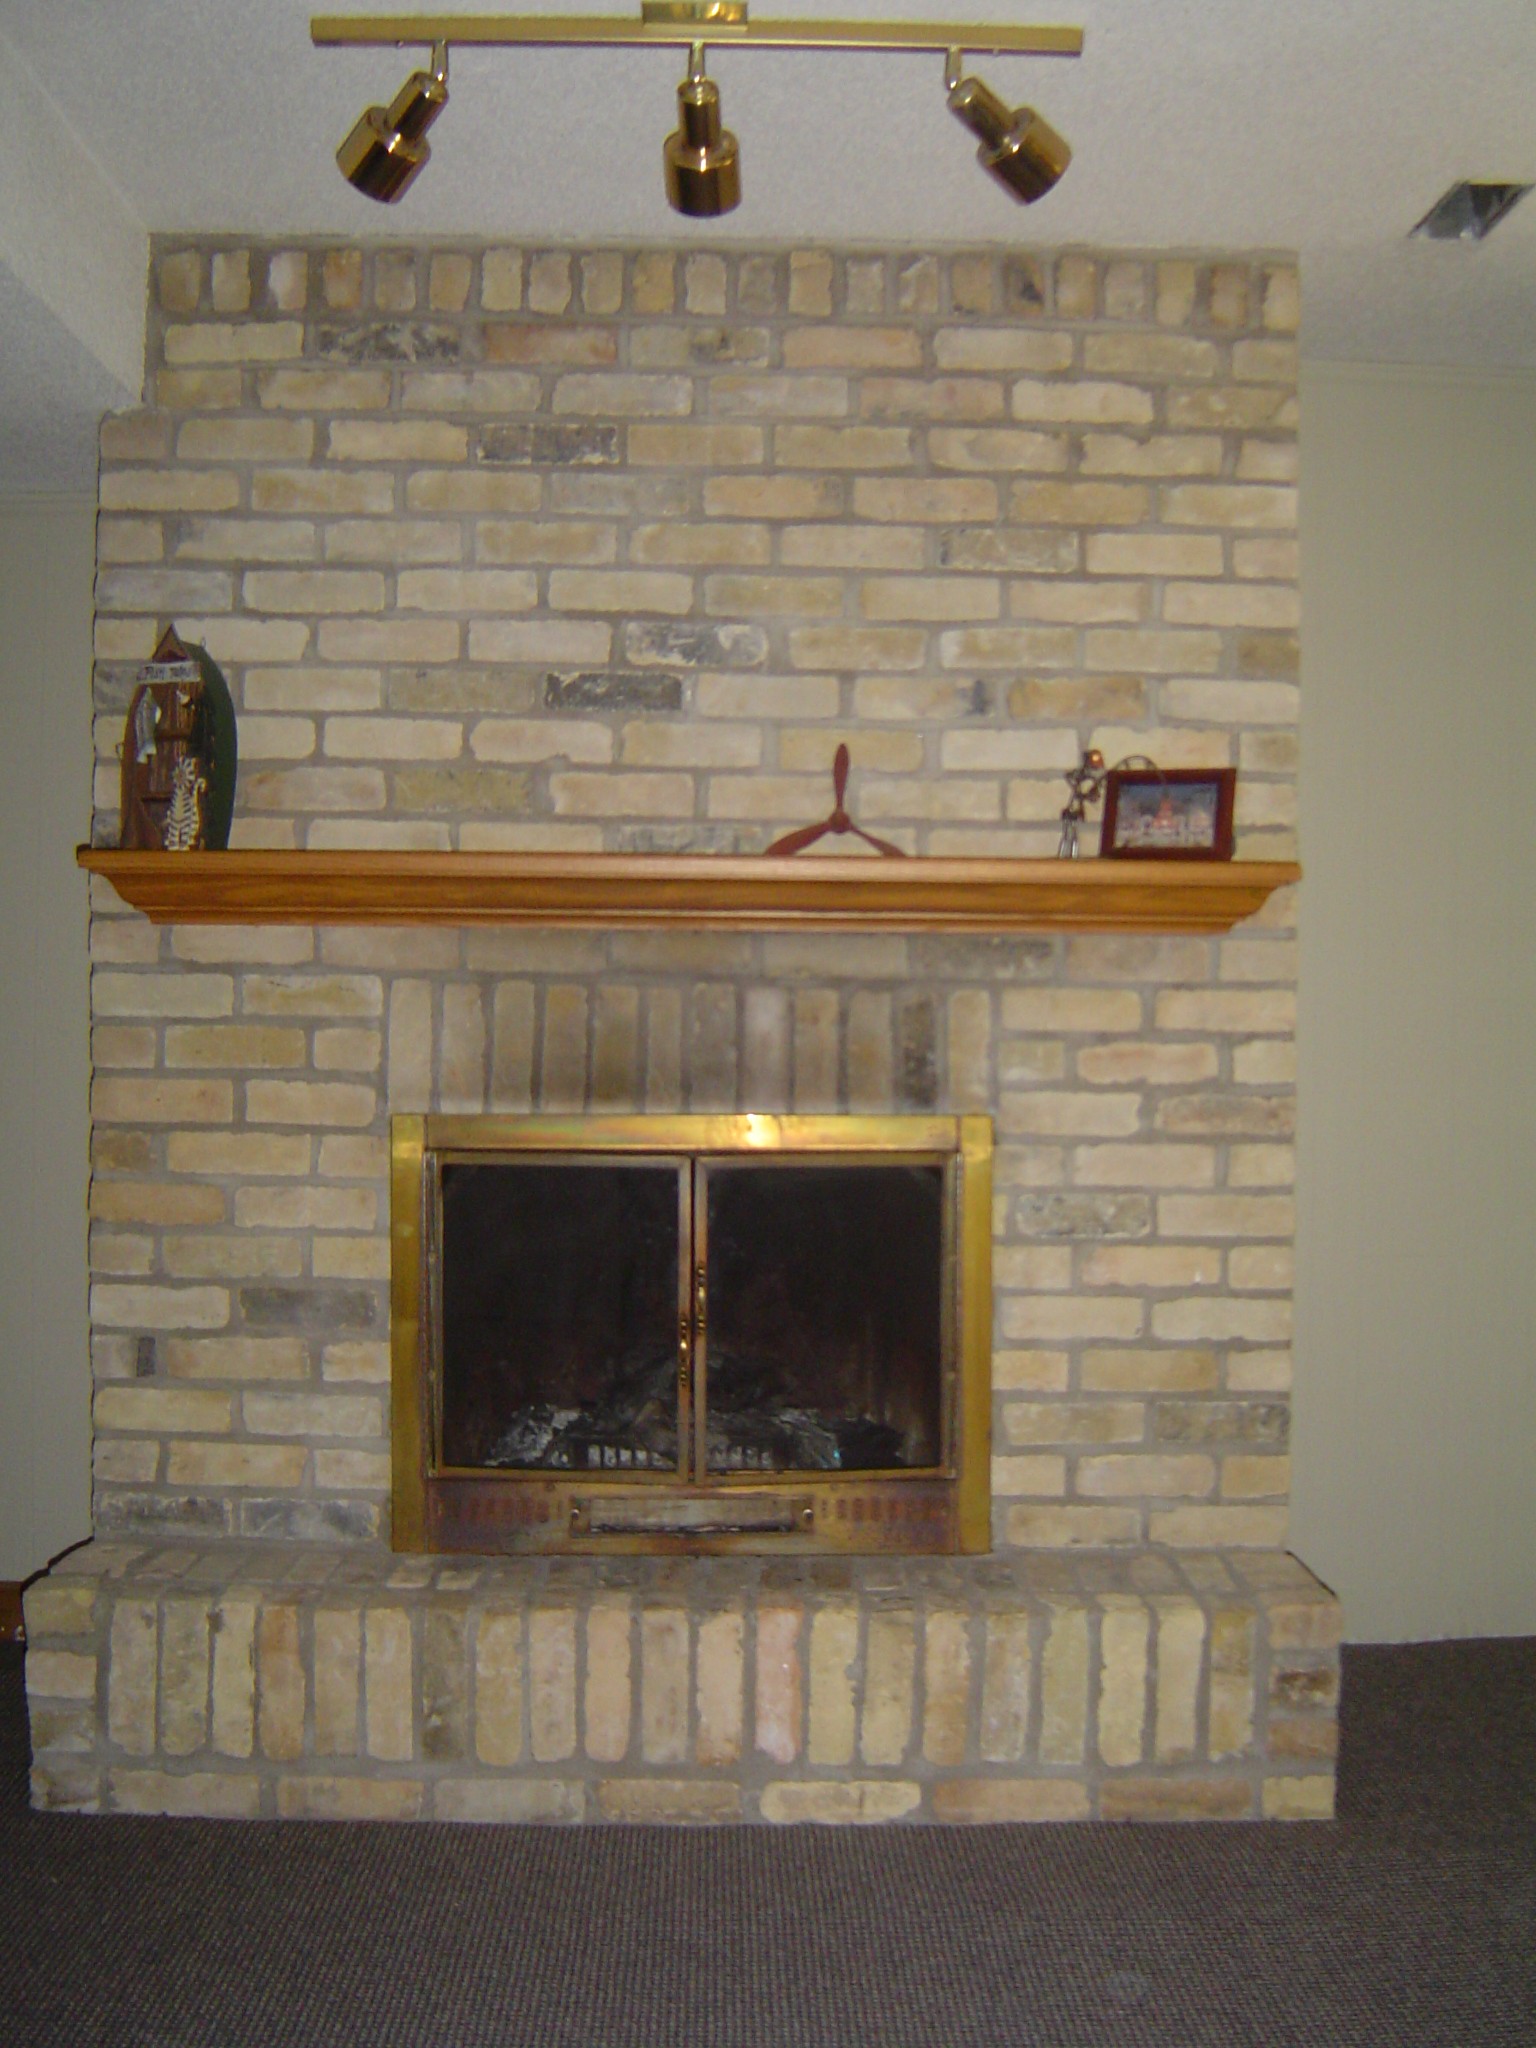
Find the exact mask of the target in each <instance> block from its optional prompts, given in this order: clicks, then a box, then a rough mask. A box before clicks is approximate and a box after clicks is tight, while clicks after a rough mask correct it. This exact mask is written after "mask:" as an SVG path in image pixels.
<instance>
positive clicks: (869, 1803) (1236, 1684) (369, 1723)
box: [26, 1542, 1340, 1823]
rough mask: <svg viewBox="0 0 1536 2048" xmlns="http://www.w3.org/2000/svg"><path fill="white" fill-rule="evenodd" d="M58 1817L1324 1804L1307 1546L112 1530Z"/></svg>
mask: <svg viewBox="0 0 1536 2048" xmlns="http://www.w3.org/2000/svg"><path fill="white" fill-rule="evenodd" d="M26 1610H27V1628H28V1637H29V1649H28V1656H27V1683H28V1694H29V1700H30V1705H31V1711H32V1717H33V1742H34V1766H33V1800H34V1804H36V1805H37V1806H39V1807H56V1808H68V1809H71V1810H75V1811H91V1812H109V1811H119V1812H136V1813H147V1812H153V1813H195V1814H202V1815H215V1816H229V1817H243V1818H257V1817H260V1816H270V1817H292V1818H381V1819H427V1818H432V1819H440V1820H446V1819H456V1820H471V1819H475V1820H495V1821H551V1822H573V1821H582V1820H593V1821H604V1820H607V1821H651V1822H655V1821H665V1822H681V1823H706V1822H720V1821H732V1822H735V1821H767V1822H780V1823H782V1822H794V1821H826V1822H834V1823H837V1822H873V1821H884V1822H902V1823H910V1822H920V1821H959V1822H974V1821H1019V1820H1044V1819H1053V1820H1067V1819H1106V1820H1109V1819H1152V1820H1161V1819H1214V1818H1234V1819H1237V1818H1257V1817H1260V1816H1263V1817H1270V1818H1277V1819H1289V1818H1313V1817H1327V1816H1328V1815H1329V1814H1331V1812H1332V1802H1333V1756H1334V1748H1335V1738H1336V1711H1337V1697H1338V1643H1339V1636H1340V1627H1339V1608H1338V1602H1337V1600H1336V1599H1335V1597H1334V1595H1333V1594H1332V1593H1330V1592H1329V1591H1328V1589H1327V1588H1326V1587H1324V1586H1322V1585H1321V1584H1320V1583H1319V1582H1318V1581H1317V1580H1316V1579H1315V1578H1314V1577H1313V1576H1312V1575H1311V1573H1309V1572H1308V1571H1307V1570H1306V1568H1305V1567H1304V1566H1302V1565H1301V1564H1300V1563H1298V1561H1297V1560H1296V1559H1295V1558H1293V1557H1291V1556H1289V1555H1288V1554H1287V1553H1285V1552H1283V1551H1262V1550H1259V1551H1231V1552H1222V1551H1207V1552H1181V1553H1174V1552H1165V1551H1137V1552H1130V1553H1105V1552H1084V1553H1080V1554H1077V1555H1071V1556H1062V1555H1058V1554H1052V1555H1044V1554H1028V1553H1025V1554H1013V1555H1005V1556H993V1557H985V1558H975V1559H913V1560H901V1561H898V1562H892V1561H891V1560H887V1559H879V1560H869V1561H856V1560H830V1559H825V1560H824V1559H816V1560H806V1561H803V1562H794V1563H789V1562H781V1561H779V1560H762V1559H741V1560H738V1559H700V1560H697V1561H689V1562H685V1563H681V1564H679V1563H677V1562H675V1561H673V1560H663V1559H654V1560H653V1559H638V1560H636V1559H626V1560H621V1561H612V1562H610V1561H608V1560H592V1559H585V1558H582V1559H552V1560H539V1559H468V1560H466V1559H441V1558H401V1557H396V1556H393V1555H391V1554H389V1553H385V1552H377V1551H372V1550H361V1549H355V1548H354V1549H345V1548H338V1549H333V1550H320V1549H315V1548H311V1547H308V1546H298V1545H293V1546H288V1545H281V1544H271V1543H266V1544H244V1543H222V1544H216V1545H207V1544H192V1543H166V1544H158V1545H134V1544H119V1543H109V1542H100V1543H94V1544H91V1545H88V1546H86V1547H85V1548H84V1549H82V1550H79V1551H76V1552H74V1553H72V1554H71V1556H69V1557H68V1558H66V1559H64V1560H63V1561H62V1562H61V1563H60V1565H59V1566H57V1567H56V1568H55V1569H54V1570H53V1571H52V1572H50V1573H49V1574H48V1575H47V1576H46V1577H45V1578H43V1579H41V1580H38V1581H37V1582H36V1583H35V1584H33V1585H32V1586H31V1587H30V1588H29V1589H28V1591H27V1595H26Z"/></svg>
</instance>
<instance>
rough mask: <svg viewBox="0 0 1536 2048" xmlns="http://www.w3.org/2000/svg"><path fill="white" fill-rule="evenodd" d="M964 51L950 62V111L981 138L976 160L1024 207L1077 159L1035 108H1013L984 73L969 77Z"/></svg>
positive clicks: (946, 78)
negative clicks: (982, 76)
mask: <svg viewBox="0 0 1536 2048" xmlns="http://www.w3.org/2000/svg"><path fill="white" fill-rule="evenodd" d="M964 66H965V57H964V53H963V52H962V51H960V50H951V51H950V52H949V55H948V57H947V59H946V60H945V66H944V89H945V91H946V92H947V93H948V95H949V107H950V112H951V113H952V114H954V115H955V116H956V118H957V119H958V120H961V121H963V122H964V123H965V125H966V127H967V128H969V129H970V131H971V133H972V134H973V135H974V136H976V137H977V138H978V141H979V143H980V147H979V148H978V149H977V151H976V161H977V162H978V163H979V164H981V165H982V166H983V168H984V169H986V170H989V171H990V172H991V173H992V175H993V177H994V178H996V180H997V182H998V183H999V185H1001V186H1002V187H1003V189H1004V190H1005V191H1007V192H1011V193H1012V194H1013V196H1014V198H1015V199H1017V200H1018V201H1019V203H1020V205H1022V206H1031V205H1033V204H1034V202H1035V200H1037V199H1043V198H1044V197H1045V195H1046V193H1047V192H1049V191H1050V189H1051V187H1052V186H1053V185H1054V184H1055V183H1056V181H1057V180H1058V179H1059V178H1060V176H1061V174H1062V172H1063V171H1064V170H1065V169H1066V168H1067V165H1068V164H1069V163H1071V161H1072V151H1071V150H1070V148H1069V147H1068V146H1067V144H1066V142H1065V141H1064V140H1063V139H1062V137H1061V136H1059V135H1058V134H1057V133H1056V130H1055V129H1054V128H1052V127H1051V126H1050V124H1049V123H1048V122H1046V121H1042V120H1041V118H1040V116H1039V115H1038V114H1037V113H1036V112H1035V110H1034V108H1033V107H1009V106H1006V105H1005V104H1004V103H1003V101H1002V100H1000V99H999V98H998V96H997V94H996V93H995V92H993V91H992V89H991V87H990V86H986V85H983V84H982V82H981V80H980V79H979V78H963V77H962V76H961V72H962V71H963V69H964Z"/></svg>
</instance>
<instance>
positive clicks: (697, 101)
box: [661, 49, 741, 220]
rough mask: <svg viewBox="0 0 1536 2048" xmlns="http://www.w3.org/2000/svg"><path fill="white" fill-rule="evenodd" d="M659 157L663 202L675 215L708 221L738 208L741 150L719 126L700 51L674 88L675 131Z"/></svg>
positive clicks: (715, 94)
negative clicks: (664, 190)
mask: <svg viewBox="0 0 1536 2048" xmlns="http://www.w3.org/2000/svg"><path fill="white" fill-rule="evenodd" d="M661 155H662V164H663V167H664V169H665V172H666V180H667V200H668V203H669V204H670V205H671V206H672V207H673V208H674V209H675V211H677V212H678V213H684V214H687V215H688V216H689V218H690V219H693V220H709V219H712V218H714V217H715V216H716V215H717V214H722V213H729V212H730V211H731V209H732V208H733V207H735V206H739V205H740V204H741V151H740V149H739V148H738V146H737V142H736V138H735V136H734V135H733V134H732V133H731V131H730V129H729V128H722V127H721V125H720V88H719V86H717V85H716V84H715V83H714V81H713V79H709V78H706V77H705V76H704V53H703V51H702V50H698V49H696V50H695V51H694V53H693V58H692V61H691V62H690V64H689V67H688V76H687V77H686V78H685V79H684V80H683V82H682V84H681V85H680V86H679V87H678V88H677V130H676V133H675V134H672V135H669V136H668V137H667V139H666V142H665V143H664V144H663V146H662V152H661Z"/></svg>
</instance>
